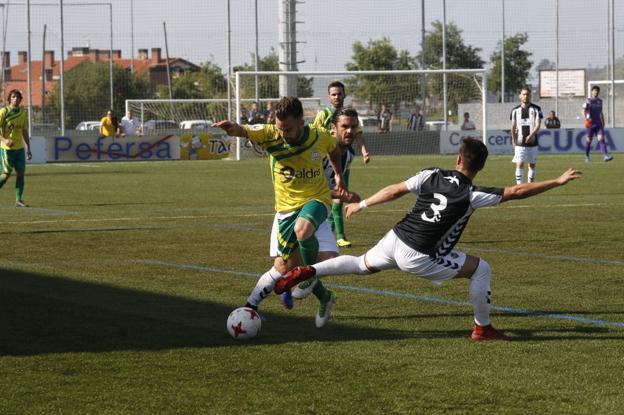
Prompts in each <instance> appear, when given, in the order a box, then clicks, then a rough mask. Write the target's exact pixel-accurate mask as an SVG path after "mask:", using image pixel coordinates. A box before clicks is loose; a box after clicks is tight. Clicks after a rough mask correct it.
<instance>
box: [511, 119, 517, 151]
mask: <svg viewBox="0 0 624 415" xmlns="http://www.w3.org/2000/svg"><path fill="white" fill-rule="evenodd" d="M517 139H518V131H516V120H515V119H514V120H513V121H512V122H511V146H512V148H513V147H515V146H516V140H517Z"/></svg>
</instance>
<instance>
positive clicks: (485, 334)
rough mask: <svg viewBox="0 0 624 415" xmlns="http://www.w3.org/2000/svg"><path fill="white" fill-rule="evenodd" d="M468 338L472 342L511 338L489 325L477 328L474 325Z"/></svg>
mask: <svg viewBox="0 0 624 415" xmlns="http://www.w3.org/2000/svg"><path fill="white" fill-rule="evenodd" d="M470 338H471V339H472V340H474V341H480V340H507V341H509V340H511V337H509V336H508V335H506V334H505V333H503V332H502V331H499V330H496V329H495V328H494V327H493V326H492V325H491V324H488V325H487V326H479V325H477V324H475V326H474V330H472V334H471V335H470Z"/></svg>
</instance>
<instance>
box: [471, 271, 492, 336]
mask: <svg viewBox="0 0 624 415" xmlns="http://www.w3.org/2000/svg"><path fill="white" fill-rule="evenodd" d="M491 275H492V268H490V264H488V263H487V262H486V261H484V260H483V259H480V260H479V266H478V267H477V269H476V270H475V272H474V274H472V277H470V300H471V301H472V308H473V310H474V321H475V323H477V324H478V325H479V326H487V325H488V324H490V308H491V305H490V295H491V294H492V292H491V291H490V277H491Z"/></svg>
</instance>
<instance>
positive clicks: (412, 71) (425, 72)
mask: <svg viewBox="0 0 624 415" xmlns="http://www.w3.org/2000/svg"><path fill="white" fill-rule="evenodd" d="M393 74H396V75H435V74H437V75H445V74H479V75H481V85H480V86H479V88H480V90H481V106H482V108H481V111H482V113H483V115H482V130H483V142H484V143H485V145H487V72H486V70H485V69H484V68H478V69H425V70H422V69H409V70H394V71H385V70H374V71H238V72H236V73H235V75H236V92H235V94H236V121H237V122H240V111H241V102H242V101H243V100H241V76H250V75H282V76H315V75H319V76H328V75H334V76H355V75H393ZM444 80H445V82H446V77H444ZM445 90H446V88H445ZM446 99H447V97H446V96H445V97H444V100H445V101H446ZM241 146H242V140H241V137H236V160H240V159H241Z"/></svg>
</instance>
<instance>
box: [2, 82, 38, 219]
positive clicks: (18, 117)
mask: <svg viewBox="0 0 624 415" xmlns="http://www.w3.org/2000/svg"><path fill="white" fill-rule="evenodd" d="M7 101H8V102H9V106H8V107H4V108H2V109H0V152H1V154H2V176H1V177H0V187H2V186H4V184H5V183H6V182H7V180H9V176H11V172H12V171H13V170H15V173H16V174H17V178H16V179H15V206H16V207H28V205H27V204H26V203H24V200H23V199H22V195H23V194H24V173H25V171H26V160H31V159H32V154H31V152H30V138H29V136H28V112H27V111H26V110H25V109H24V108H22V107H20V104H21V103H22V93H21V92H20V91H19V90H17V89H13V90H12V91H10V92H9V95H8V97H7Z"/></svg>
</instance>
